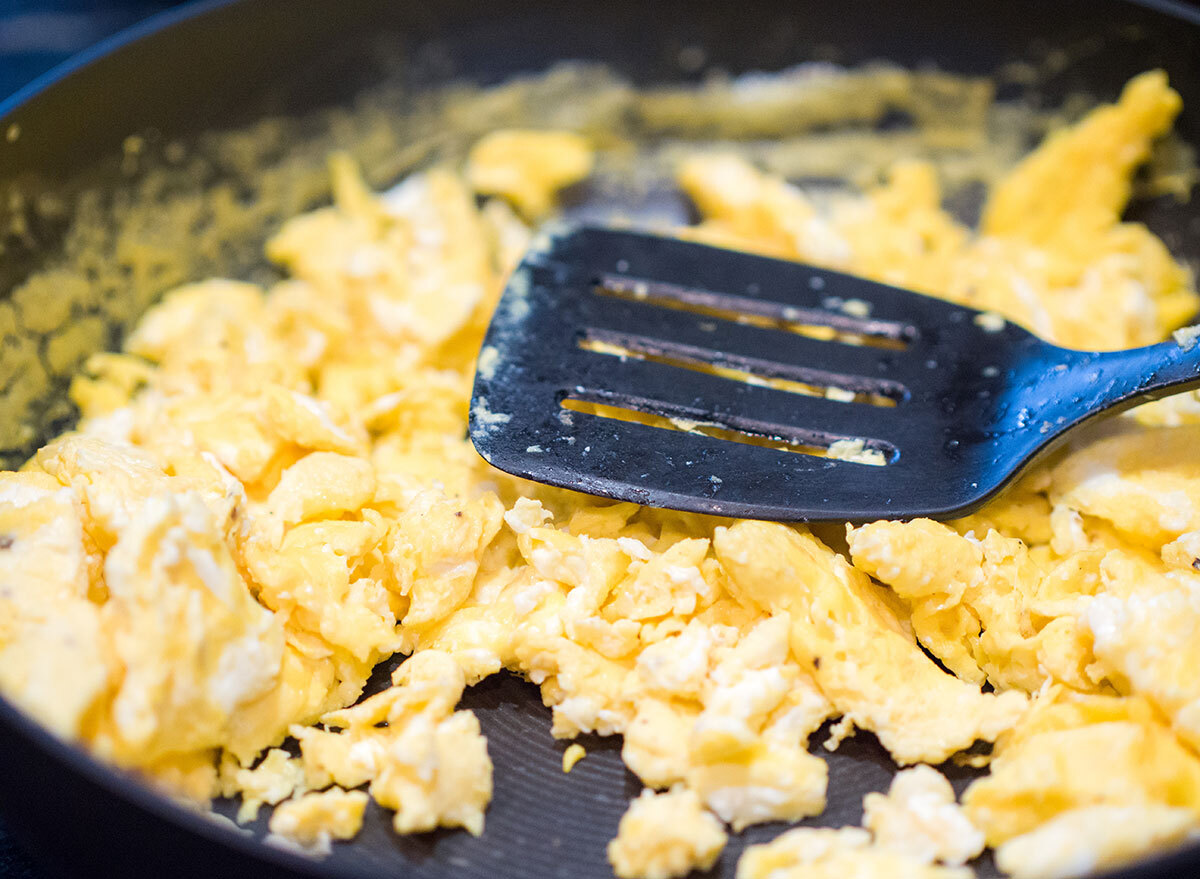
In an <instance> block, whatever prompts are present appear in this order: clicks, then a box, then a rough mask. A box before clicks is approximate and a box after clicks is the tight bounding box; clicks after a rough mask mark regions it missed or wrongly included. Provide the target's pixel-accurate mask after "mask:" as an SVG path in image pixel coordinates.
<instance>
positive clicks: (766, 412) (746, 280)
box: [470, 227, 1200, 521]
mask: <svg viewBox="0 0 1200 879" xmlns="http://www.w3.org/2000/svg"><path fill="white" fill-rule="evenodd" d="M1194 343H1195V336H1194V335H1192V334H1191V333H1189V332H1188V331H1186V330H1184V331H1180V332H1179V333H1177V334H1176V340H1175V341H1167V342H1162V343H1160V344H1157V345H1151V346H1149V347H1145V348H1137V349H1132V350H1127V351H1115V352H1104V353H1098V352H1085V351H1074V350H1069V349H1065V348H1060V347H1057V346H1055V345H1051V344H1050V343H1048V342H1045V341H1043V340H1041V339H1039V338H1037V337H1036V336H1034V335H1032V334H1031V333H1029V332H1027V331H1025V330H1024V329H1022V328H1020V327H1018V326H1016V325H1015V324H1012V323H1010V322H1008V321H1006V320H1005V319H1004V318H1002V317H1001V316H1000V315H997V314H994V313H988V312H980V311H976V310H973V309H971V308H966V307H963V306H961V305H956V304H953V303H950V302H946V301H943V300H940V299H934V298H931V297H928V296H923V295H920V294H917V293H912V292H909V291H906V290H900V289H897V288H894V287H889V286H885V285H883V284H878V283H875V282H873V281H868V280H865V279H863V278H858V277H852V276H850V275H844V274H840V273H837V272H832V271H828V270H825V269H820V268H815V267H813V266H810V265H804V264H801V263H796V262H790V261H785V260H779V259H771V258H767V257H762V256H757V255H752V254H747V253H742V252H737V251H730V250H724V249H720V248H715V247H710V246H706V245H702V244H697V243H694V242H688V241H682V240H678V239H674V238H664V237H658V236H655V235H649V234H644V233H641V232H634V231H626V230H613V229H602V228H590V227H563V228H557V229H553V230H550V231H547V232H545V233H544V234H543V235H541V236H540V238H539V240H538V242H537V243H535V245H534V247H533V248H532V249H531V250H530V252H529V253H528V254H527V255H526V257H525V258H524V260H523V261H522V263H521V264H520V266H519V267H518V268H517V269H516V271H515V272H514V274H513V275H512V277H511V279H510V280H509V282H508V285H507V287H506V289H505V291H504V294H503V296H502V298H501V301H500V304H499V307H498V308H497V310H496V314H495V317H494V318H493V321H492V324H491V327H490V328H489V330H488V334H487V338H486V340H485V342H484V346H483V349H482V352H481V356H480V361H479V369H478V372H477V375H476V379H475V388H474V394H473V399H472V407H471V420H470V430H471V438H472V440H473V441H474V444H475V447H476V449H477V450H478V451H479V453H480V454H481V455H482V456H483V457H484V458H485V459H486V460H488V461H489V462H490V463H492V464H493V465H495V466H496V467H498V468H500V469H501V470H505V471H507V472H509V473H513V474H516V475H518V476H523V477H527V478H529V479H533V480H536V481H538V482H545V483H549V484H552V485H558V486H563V487H566V488H572V489H576V490H579V491H584V492H588V493H591V494H596V495H603V496H605V497H611V498H617V499H620V500H627V501H635V502H637V503H639V504H646V505H649V506H657V507H668V508H675V509H680V510H688V511H692V512H699V513H713V514H718V515H725V516H739V517H751V518H758V519H778V520H789V521H811V520H846V521H863V520H873V519H880V518H892V519H908V518H913V517H917V516H929V517H933V518H946V517H951V516H959V515H963V514H965V513H968V512H970V511H971V510H973V509H975V508H977V507H979V506H980V505H981V504H982V503H984V501H986V500H987V499H988V498H989V497H991V496H992V495H993V494H995V493H996V492H997V491H998V490H999V489H1000V488H1002V487H1003V486H1004V485H1005V484H1006V483H1007V482H1009V481H1010V480H1011V479H1012V478H1013V477H1014V476H1016V475H1017V474H1018V473H1020V472H1021V471H1022V470H1023V469H1024V468H1026V467H1027V466H1029V464H1030V463H1031V462H1033V461H1034V460H1036V459H1037V458H1038V457H1039V456H1041V455H1043V454H1044V453H1046V452H1047V451H1048V450H1050V449H1051V448H1052V447H1054V446H1055V445H1056V444H1057V443H1058V442H1060V441H1061V440H1062V439H1063V438H1064V437H1065V436H1066V435H1067V434H1068V433H1069V432H1070V431H1072V430H1074V429H1075V428H1077V427H1078V426H1079V425H1081V424H1083V423H1085V422H1087V421H1090V420H1091V419H1093V418H1095V417H1097V416H1100V415H1102V414H1111V413H1114V412H1117V411H1120V410H1122V409H1125V408H1128V407H1130V406H1133V405H1136V404H1138V403H1143V402H1146V401H1149V400H1153V399H1156V398H1158V397H1163V396H1166V395H1167V394H1171V393H1176V392H1179V391H1183V390H1186V389H1189V388H1194V387H1197V386H1200V347H1196V346H1194Z"/></svg>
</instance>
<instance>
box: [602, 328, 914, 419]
mask: <svg viewBox="0 0 1200 879" xmlns="http://www.w3.org/2000/svg"><path fill="white" fill-rule="evenodd" d="M578 344H579V347H580V348H581V349H583V350H584V351H590V352H592V353H593V354H605V355H608V356H610V357H620V358H627V357H632V358H634V359H636V360H645V361H648V362H650V363H661V364H663V365H665V366H672V367H675V368H677V369H687V370H691V371H692V372H699V373H702V374H705V375H714V376H718V377H720V378H725V379H730V380H731V381H737V382H743V383H745V384H751V385H759V386H761V387H768V388H774V389H775V390H778V391H788V392H789V393H793V394H803V395H804V396H807V397H823V398H825V399H827V400H833V401H835V402H839V403H865V404H868V405H871V406H881V407H884V408H893V407H895V406H896V404H897V402H898V401H899V400H901V399H903V398H904V395H905V390H904V388H903V387H902V386H900V385H897V384H893V383H886V382H878V381H872V380H870V379H865V378H862V377H859V376H838V375H834V374H832V373H825V372H822V371H820V370H812V369H805V368H803V367H798V366H794V365H792V364H785V363H775V362H772V361H768V360H751V359H749V358H744V357H736V356H731V355H729V354H727V353H724V352H721V351H715V350H711V349H703V348H697V347H694V346H691V345H680V344H676V343H672V342H669V341H666V340H663V339H653V338H649V337H643V336H636V335H633V334H629V333H615V332H611V331H606V330H596V329H589V330H586V331H585V332H584V334H583V336H582V337H581V338H580V339H579V342H578Z"/></svg>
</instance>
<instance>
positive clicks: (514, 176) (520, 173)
mask: <svg viewBox="0 0 1200 879" xmlns="http://www.w3.org/2000/svg"><path fill="white" fill-rule="evenodd" d="M592 155H593V154H592V148H591V146H590V145H589V144H588V142H587V140H586V139H585V138H583V137H581V136H580V135H578V134H574V133H572V132H569V131H513V130H507V131H493V132H492V133H491V134H487V135H484V136H483V137H482V138H481V139H480V140H479V142H478V143H477V144H475V146H474V147H473V148H472V149H471V154H470V156H468V157H467V181H468V182H469V183H470V184H471V186H472V187H473V188H474V189H475V191H476V192H479V193H482V194H484V195H501V196H504V197H505V198H507V199H508V200H510V201H511V202H512V203H513V204H514V205H515V206H516V207H517V209H518V210H520V212H521V213H522V214H524V215H525V216H526V217H528V218H529V219H531V220H536V219H538V218H540V217H542V216H544V215H546V214H547V213H549V211H550V209H551V208H552V207H553V206H554V196H555V194H556V193H557V192H558V190H560V189H562V188H563V187H564V186H569V185H570V184H572V183H577V182H578V181H580V180H583V179H584V178H585V177H587V176H588V174H590V173H591V172H592V161H593V159H592Z"/></svg>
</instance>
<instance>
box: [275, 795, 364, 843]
mask: <svg viewBox="0 0 1200 879" xmlns="http://www.w3.org/2000/svg"><path fill="white" fill-rule="evenodd" d="M366 808H367V795H366V794H365V793H363V792H362V791H357V790H352V791H344V790H341V789H339V788H336V787H335V788H330V789H329V790H327V791H322V792H320V793H307V794H304V795H303V796H299V797H297V798H296V799H294V800H287V801H285V802H283V803H280V804H279V805H278V806H277V807H276V808H275V811H274V812H272V813H271V820H270V822H269V826H270V828H271V834H272V835H271V836H269V837H267V839H268V840H269V841H272V842H274V841H277V840H280V839H282V840H287V841H288V842H291V843H294V844H295V845H298V846H300V848H301V849H302V850H304V851H307V852H310V853H312V852H316V853H319V854H325V853H328V852H329V850H330V841H331V840H334V839H353V838H354V837H355V836H357V835H358V831H359V829H360V828H361V827H362V818H363V811H364V810H365V809H366Z"/></svg>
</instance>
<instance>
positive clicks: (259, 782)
mask: <svg viewBox="0 0 1200 879" xmlns="http://www.w3.org/2000/svg"><path fill="white" fill-rule="evenodd" d="M221 768H222V769H223V770H225V775H226V777H225V778H224V779H223V782H224V789H223V791H222V793H224V794H225V795H227V796H232V795H234V794H240V795H241V797H242V803H241V805H240V806H239V807H238V813H237V820H238V821H239V822H242V823H244V822H246V821H253V820H254V819H255V818H257V817H258V810H259V809H261V808H262V807H263V806H264V805H270V806H274V805H275V804H276V803H278V802H280V801H281V800H285V799H287V798H288V797H290V796H292V795H293V794H295V793H297V792H303V790H304V786H305V776H304V766H303V765H302V764H301V763H300V761H299V760H296V759H295V758H293V757H292V756H291V755H290V754H288V752H287V751H284V750H282V749H281V748H272V749H271V750H269V751H267V756H265V757H263V759H262V760H261V761H259V763H258V765H257V766H255V767H254V768H253V769H243V768H242V767H240V766H238V765H237V761H236V760H235V761H232V765H231V766H222V767H221Z"/></svg>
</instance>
